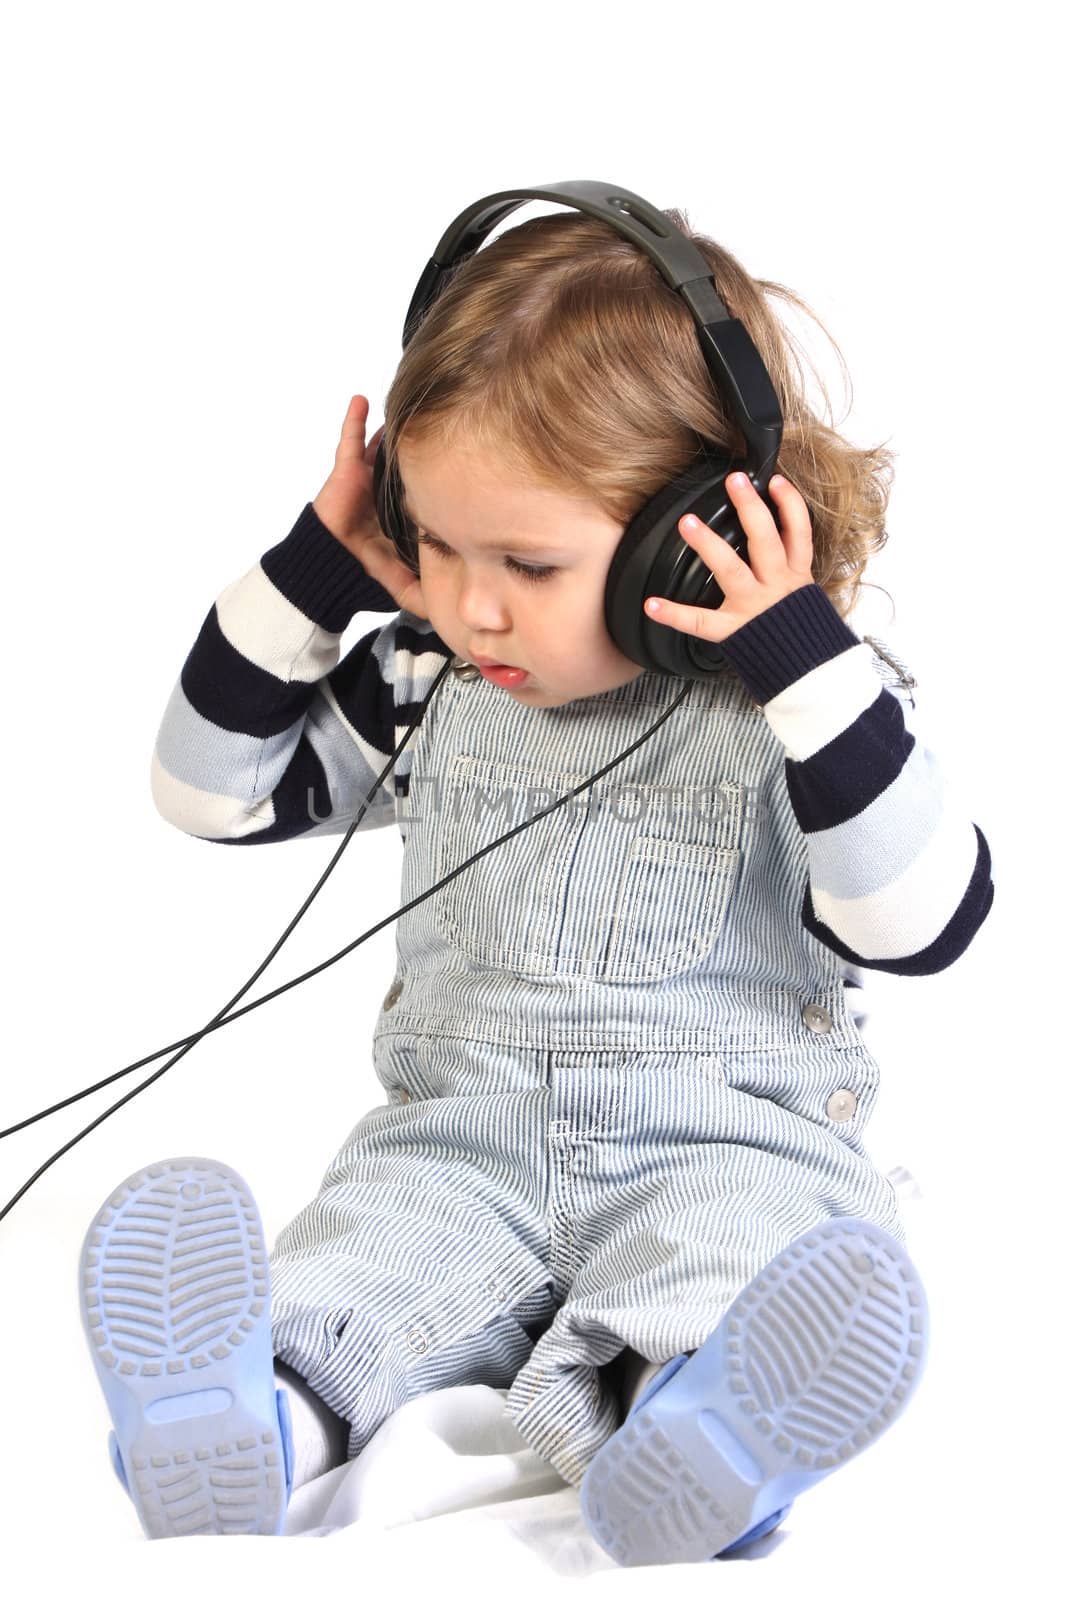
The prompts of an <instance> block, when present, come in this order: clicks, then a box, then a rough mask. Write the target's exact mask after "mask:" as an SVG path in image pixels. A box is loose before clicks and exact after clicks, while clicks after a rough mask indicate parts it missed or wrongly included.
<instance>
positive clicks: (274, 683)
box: [181, 606, 318, 739]
mask: <svg viewBox="0 0 1067 1600" xmlns="http://www.w3.org/2000/svg"><path fill="white" fill-rule="evenodd" d="M181 685H182V688H183V689H184V691H185V696H186V699H187V700H188V701H189V704H190V705H191V706H192V708H193V710H194V711H198V712H199V713H200V715H201V716H202V717H207V719H208V721H209V722H213V723H214V724H215V725H216V727H219V728H225V729H226V730H227V732H229V733H244V734H248V735H249V736H250V737H252V738H255V739H267V738H269V737H270V736H271V734H275V733H282V732H284V730H285V729H286V728H291V727H292V726H293V723H294V722H296V721H297V720H298V719H299V718H300V717H302V716H303V715H304V713H305V712H306V711H307V708H308V706H309V705H310V704H311V701H312V699H313V697H314V695H315V693H316V690H317V688H318V685H317V684H315V683H283V682H282V680H281V679H280V678H278V677H275V675H274V673H273V672H267V671H265V670H264V668H263V667H258V666H256V664H255V662H254V661H249V659H248V657H247V656H243V655H242V654H241V652H240V651H239V650H235V649H234V647H233V645H232V644H231V643H230V641H229V640H228V639H227V637H226V635H225V634H224V633H223V631H222V629H221V627H220V626H219V614H218V610H217V608H216V607H215V606H212V608H211V610H210V612H209V613H208V615H207V616H206V617H205V619H204V622H203V626H202V627H201V629H200V632H199V634H198V635H197V638H196V643H195V644H194V645H193V648H192V649H191V650H190V652H189V655H188V657H187V658H186V662H185V665H184V666H183V667H182V671H181Z"/></svg>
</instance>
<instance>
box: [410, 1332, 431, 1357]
mask: <svg viewBox="0 0 1067 1600" xmlns="http://www.w3.org/2000/svg"><path fill="white" fill-rule="evenodd" d="M408 1349H409V1350H414V1351H415V1352H416V1353H417V1354H419V1355H421V1354H422V1352H423V1351H424V1350H427V1349H429V1344H428V1342H427V1339H426V1335H425V1334H424V1333H421V1332H420V1331H419V1329H418V1328H409V1329H408Z"/></svg>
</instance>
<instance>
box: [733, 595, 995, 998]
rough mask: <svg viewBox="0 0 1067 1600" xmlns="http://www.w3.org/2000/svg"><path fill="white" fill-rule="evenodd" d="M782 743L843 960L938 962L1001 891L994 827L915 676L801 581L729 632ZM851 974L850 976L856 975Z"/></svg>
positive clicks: (807, 916) (820, 922) (740, 667)
mask: <svg viewBox="0 0 1067 1600" xmlns="http://www.w3.org/2000/svg"><path fill="white" fill-rule="evenodd" d="M721 649H722V651H723V654H724V655H725V656H726V658H727V661H728V662H729V664H730V665H731V666H732V667H733V668H734V670H735V671H736V672H737V673H738V676H739V677H740V678H741V679H742V681H743V682H744V684H745V686H746V688H747V689H748V690H749V692H750V693H751V694H752V695H753V697H754V698H755V699H756V700H757V701H758V702H759V703H761V704H762V706H763V711H764V714H765V715H766V717H767V720H768V722H769V723H770V725H771V727H772V728H773V729H774V732H775V733H776V734H777V735H778V737H779V739H780V740H781V742H782V745H783V746H784V749H785V770H786V784H787V788H788V793H789V798H790V802H791V804H792V807H793V811H794V813H795V815H796V819H797V822H798V824H799V826H800V828H801V830H802V832H803V833H804V835H805V837H806V839H807V845H808V868H809V873H808V883H807V885H806V888H805V891H804V900H803V907H802V913H801V920H802V922H803V925H804V927H805V928H806V929H807V930H808V932H809V933H811V934H813V935H814V936H815V938H817V939H820V940H821V941H822V943H823V944H825V945H827V946H829V948H830V949H831V950H833V951H835V952H836V954H837V955H838V956H840V957H841V959H842V961H843V962H844V963H845V965H846V970H848V969H849V968H850V967H851V968H852V969H853V974H854V979H853V981H854V982H855V981H856V975H855V970H854V969H855V968H858V967H871V968H877V969H878V970H880V971H882V972H890V973H898V974H904V975H922V974H927V973H933V972H941V971H943V970H944V969H945V968H946V967H948V966H951V964H952V963H953V962H954V961H956V960H957V959H958V958H959V957H960V956H961V955H962V954H963V952H964V951H965V950H966V949H967V946H968V945H969V944H970V943H971V940H972V939H973V938H974V936H975V934H976V933H977V931H978V929H979V928H980V927H981V925H982V923H983V922H984V921H985V918H986V916H987V915H988V913H989V909H990V907H991V905H992V903H993V878H992V857H991V854H990V848H989V844H988V842H987V840H986V837H985V835H984V833H983V832H982V830H981V828H980V827H979V826H978V824H977V823H976V822H972V821H971V820H970V819H969V817H968V815H967V812H966V810H965V809H963V807H962V806H961V804H960V802H959V799H958V797H957V796H956V795H954V794H953V793H952V792H951V787H950V786H948V785H946V783H945V781H944V776H943V774H942V772H941V769H940V767H939V766H938V763H937V760H936V758H935V756H934V755H933V754H932V752H931V751H930V750H928V749H927V748H926V746H925V745H924V744H923V742H922V739H921V737H920V733H919V729H918V719H917V716H916V708H915V701H914V698H913V696H912V692H911V691H912V689H913V688H914V687H915V686H916V679H915V678H913V677H912V676H911V674H910V673H909V672H908V671H907V669H906V668H904V667H902V664H901V663H899V662H896V661H895V660H894V659H893V657H892V655H891V654H890V653H889V651H888V650H886V649H885V647H884V646H883V645H882V643H881V641H880V640H875V639H873V638H871V637H870V636H866V637H864V638H863V639H860V638H858V637H857V635H856V634H855V633H854V632H853V631H852V629H851V628H850V627H849V626H848V624H847V623H846V622H845V621H844V620H843V619H842V618H841V617H840V616H838V614H837V611H836V610H835V609H834V606H833V603H832V601H831V600H830V598H829V596H828V595H827V594H826V593H825V591H824V590H823V589H822V588H820V587H819V585H818V584H816V583H808V584H804V585H803V586H802V587H801V588H800V589H796V590H794V591H793V592H792V593H791V594H788V595H786V596H784V597H783V599H781V600H779V601H777V602H776V603H775V604H774V605H772V606H769V607H768V608H767V610H766V611H763V612H761V613H760V614H759V615H758V616H756V617H753V618H751V619H750V621H748V622H746V623H744V624H742V626H741V627H740V628H738V629H736V630H735V631H734V633H733V634H731V635H729V636H728V637H727V638H726V639H724V640H722V641H721ZM846 981H847V980H846Z"/></svg>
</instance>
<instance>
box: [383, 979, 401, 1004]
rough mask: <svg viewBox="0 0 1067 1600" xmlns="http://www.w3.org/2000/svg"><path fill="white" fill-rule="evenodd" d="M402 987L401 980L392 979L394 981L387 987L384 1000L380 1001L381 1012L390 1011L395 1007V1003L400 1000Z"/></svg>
mask: <svg viewBox="0 0 1067 1600" xmlns="http://www.w3.org/2000/svg"><path fill="white" fill-rule="evenodd" d="M403 987H404V980H403V978H396V979H394V981H393V982H392V983H391V984H390V985H389V989H388V992H387V994H386V996H385V999H384V1000H383V1001H382V1010H383V1011H392V1009H393V1007H394V1006H395V1005H396V1003H397V1001H398V1000H399V999H400V991H401V990H402V989H403Z"/></svg>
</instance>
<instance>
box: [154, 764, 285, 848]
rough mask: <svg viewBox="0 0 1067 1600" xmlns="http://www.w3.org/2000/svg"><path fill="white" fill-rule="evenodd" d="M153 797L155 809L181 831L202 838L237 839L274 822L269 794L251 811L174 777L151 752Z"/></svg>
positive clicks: (231, 800) (230, 798)
mask: <svg viewBox="0 0 1067 1600" xmlns="http://www.w3.org/2000/svg"><path fill="white" fill-rule="evenodd" d="M151 782H152V798H153V800H154V801H155V803H156V809H157V811H159V813H160V814H161V816H163V817H165V818H166V820H167V821H168V822H172V823H173V824H174V826H175V827H176V828H181V830H182V832H183V833H193V834H199V835H200V836H201V837H202V838H205V839H239V838H242V837H243V836H244V835H245V834H248V833H262V831H263V829H264V828H269V827H270V826H271V824H272V823H273V821H274V802H273V800H272V799H271V796H270V795H267V796H266V797H265V798H264V799H262V800H260V801H258V802H257V803H256V805H254V806H253V807H252V809H251V810H249V808H248V807H247V806H246V805H244V804H243V803H242V802H241V801H240V800H235V799H234V797H233V796H232V795H228V794H209V793H208V792H207V791H206V790H204V789H197V788H195V787H194V786H193V785H192V784H190V783H183V782H182V780H181V778H175V777H174V776H173V775H172V774H171V773H169V772H168V771H167V769H166V767H164V766H163V765H162V763H161V762H160V759H159V757H158V755H157V754H156V752H155V751H154V750H153V752H152V775H151Z"/></svg>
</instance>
